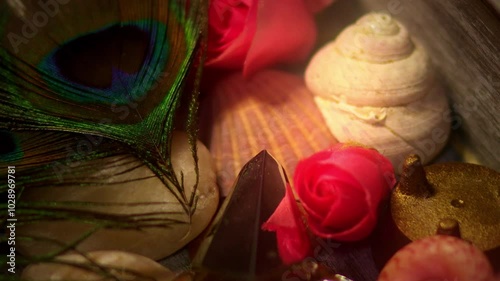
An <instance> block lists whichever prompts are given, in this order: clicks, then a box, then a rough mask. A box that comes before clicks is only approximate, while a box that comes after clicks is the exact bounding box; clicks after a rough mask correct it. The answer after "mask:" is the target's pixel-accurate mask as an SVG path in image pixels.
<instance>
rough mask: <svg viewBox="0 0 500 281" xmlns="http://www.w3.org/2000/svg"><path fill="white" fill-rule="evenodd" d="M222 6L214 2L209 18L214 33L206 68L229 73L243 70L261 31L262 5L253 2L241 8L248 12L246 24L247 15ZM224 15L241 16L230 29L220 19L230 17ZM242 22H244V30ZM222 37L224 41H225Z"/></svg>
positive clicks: (227, 5) (210, 33) (231, 23)
mask: <svg viewBox="0 0 500 281" xmlns="http://www.w3.org/2000/svg"><path fill="white" fill-rule="evenodd" d="M222 2H223V1H216V0H214V1H212V2H211V3H212V4H211V6H210V17H209V24H210V32H209V40H208V49H207V58H208V59H207V61H206V62H205V66H208V67H219V68H226V69H235V68H242V67H243V63H244V61H245V59H246V57H247V52H248V50H249V49H250V46H251V44H252V40H253V38H254V36H255V31H256V29H257V10H258V4H257V1H249V0H247V1H242V2H240V3H238V4H237V5H238V6H240V5H244V6H246V7H247V9H248V11H247V14H246V19H245V20H243V19H242V18H241V17H243V16H244V15H245V13H244V12H242V11H234V10H235V9H236V8H235V7H234V6H233V5H229V3H222ZM224 4H225V5H226V7H225V10H224V9H223V8H221V7H220V6H219V5H224ZM240 8H241V7H240ZM223 12H226V13H228V12H230V13H232V15H234V16H237V18H235V19H231V21H230V22H229V23H228V26H226V27H224V26H222V25H223V21H224V20H221V19H220V17H221V16H227V15H221V13H223ZM226 20H229V19H226ZM240 22H244V24H243V26H242V27H243V28H242V29H241V26H240V25H241V24H240ZM224 32H226V34H225V35H221V34H220V33H224ZM213 33H218V34H213ZM229 33H230V35H229ZM237 33H239V35H238V34H237ZM218 37H222V39H219V38H218Z"/></svg>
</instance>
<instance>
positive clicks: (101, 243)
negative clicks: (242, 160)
mask: <svg viewBox="0 0 500 281" xmlns="http://www.w3.org/2000/svg"><path fill="white" fill-rule="evenodd" d="M122 158H123V157H122ZM133 160H134V159H133ZM140 163H141V162H140V161H139V160H135V161H129V163H128V164H127V165H129V166H127V168H128V167H130V168H132V167H137V165H140ZM97 164H98V165H102V171H101V173H102V175H107V182H108V183H114V184H105V185H96V186H83V187H82V186H64V187H43V188H35V189H25V190H24V192H23V202H25V203H26V202H36V201H59V202H60V201H74V202H95V203H106V204H108V205H106V204H103V206H95V205H94V206H87V207H84V206H81V205H78V206H75V207H71V208H74V209H78V210H80V209H84V210H86V211H93V212H101V213H105V214H120V215H130V214H139V215H140V214H148V213H149V214H150V213H154V214H156V215H155V218H157V219H159V220H164V221H166V220H178V221H182V222H185V223H182V224H172V225H169V226H168V227H150V226H146V227H144V228H142V229H140V230H139V229H100V230H98V231H97V232H95V233H93V234H92V235H91V236H89V237H88V238H86V239H85V240H83V241H81V242H80V243H79V244H78V246H77V249H78V250H79V251H101V250H119V251H127V252H132V253H136V254H140V255H143V256H146V257H149V258H151V259H160V258H164V257H166V256H168V255H170V254H172V253H174V252H175V251H177V250H179V249H180V248H182V247H183V246H184V245H186V244H187V243H188V242H190V241H191V240H192V239H194V238H195V237H196V236H198V235H199V234H200V233H201V232H202V231H203V230H204V229H205V227H206V226H207V225H208V223H209V222H210V220H211V219H212V216H213V215H214V214H215V211H216V210H217V207H218V202H219V192H218V188H217V185H216V175H215V168H214V165H213V162H212V158H211V156H210V153H209V152H208V149H207V148H206V147H205V146H203V144H201V143H200V142H198V167H199V184H198V188H197V190H196V194H197V195H198V198H199V200H198V202H197V205H196V211H195V213H194V215H192V217H191V220H189V216H188V215H187V214H186V213H185V212H184V211H183V208H182V206H181V203H179V201H178V200H177V199H176V198H175V197H174V195H173V194H172V192H170V191H169V190H168V189H167V187H165V185H164V184H163V183H162V182H161V181H160V179H158V178H157V177H156V176H155V175H154V174H153V173H152V172H151V170H150V169H149V168H147V167H145V166H141V167H139V168H136V169H131V170H130V171H128V172H126V173H124V174H116V172H113V170H114V169H115V168H114V167H113V165H108V164H106V163H102V161H101V162H99V163H97ZM172 164H173V167H174V170H175V172H176V174H177V177H178V178H179V179H180V178H181V177H180V176H181V175H180V173H181V172H182V173H183V176H184V187H185V194H186V196H187V198H189V196H190V195H191V194H192V192H193V186H194V183H195V179H196V177H195V175H196V173H195V171H194V162H193V158H192V154H191V149H190V146H189V144H188V140H187V135H186V134H184V133H179V132H175V133H174V136H173V141H172ZM131 179H141V180H135V181H130V180H131ZM127 203H128V204H135V205H113V206H110V205H109V204H127ZM68 208H69V207H68ZM95 227H96V225H95V224H94V223H90V222H88V223H86V222H82V221H70V220H65V219H61V220H59V221H56V220H54V221H35V222H31V223H30V222H27V223H24V224H22V225H19V226H18V228H17V229H16V233H17V235H18V236H19V237H20V236H29V237H33V236H35V237H40V238H50V239H53V240H55V241H58V242H60V243H67V244H68V243H71V242H73V241H77V239H79V238H81V237H82V235H83V234H85V233H87V232H89V231H90V230H92V229H94V228H95ZM16 245H17V249H18V250H19V251H20V252H21V253H23V254H25V255H28V256H33V255H40V254H47V253H49V252H54V251H56V250H61V248H62V246H60V245H58V244H56V243H53V242H48V241H46V240H39V239H35V240H24V239H23V240H18V241H16Z"/></svg>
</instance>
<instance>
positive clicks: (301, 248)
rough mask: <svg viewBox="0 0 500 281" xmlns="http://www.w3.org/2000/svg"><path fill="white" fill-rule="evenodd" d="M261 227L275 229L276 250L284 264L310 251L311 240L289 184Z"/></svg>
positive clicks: (268, 229)
mask: <svg viewBox="0 0 500 281" xmlns="http://www.w3.org/2000/svg"><path fill="white" fill-rule="evenodd" d="M262 229H263V230H267V231H276V239H277V243H278V252H279V254H280V257H281V259H282V261H283V263H284V264H293V263H296V262H300V261H302V260H303V259H305V258H306V257H307V256H308V255H309V254H310V253H311V242H310V240H309V236H308V234H307V230H306V227H305V225H304V223H303V221H302V215H301V213H300V210H299V208H298V206H297V202H296V201H295V197H294V196H293V192H292V190H291V187H290V185H287V187H286V193H285V198H283V200H282V201H281V202H280V204H279V205H278V207H277V208H276V210H275V211H274V213H273V214H272V215H271V217H270V218H269V219H268V220H267V221H266V222H265V223H264V224H263V225H262Z"/></svg>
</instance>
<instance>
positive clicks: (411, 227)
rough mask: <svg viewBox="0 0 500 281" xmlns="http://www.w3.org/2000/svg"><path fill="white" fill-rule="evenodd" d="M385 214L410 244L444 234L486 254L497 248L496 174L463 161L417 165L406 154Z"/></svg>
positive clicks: (499, 198) (499, 190) (499, 180)
mask: <svg viewBox="0 0 500 281" xmlns="http://www.w3.org/2000/svg"><path fill="white" fill-rule="evenodd" d="M391 213H392V217H393V219H394V222H395V224H396V225H397V227H398V228H399V230H400V231H401V232H402V233H403V234H404V235H405V236H406V237H408V238H409V239H410V240H417V239H421V238H424V237H428V236H431V235H434V234H446V235H453V236H458V237H461V238H462V239H464V240H467V241H470V242H472V243H473V244H474V245H475V246H477V247H478V248H479V249H481V250H483V251H488V250H492V249H494V248H497V247H499V246H500V173H497V172H495V171H493V170H491V169H488V168H486V167H483V166H479V165H475V164H467V163H440V164H434V165H431V166H427V167H422V165H421V164H420V159H419V158H418V156H417V155H410V156H409V157H407V159H406V161H405V166H404V169H403V174H402V175H401V180H400V183H399V184H398V185H397V186H396V188H395V190H394V192H393V193H392V197H391Z"/></svg>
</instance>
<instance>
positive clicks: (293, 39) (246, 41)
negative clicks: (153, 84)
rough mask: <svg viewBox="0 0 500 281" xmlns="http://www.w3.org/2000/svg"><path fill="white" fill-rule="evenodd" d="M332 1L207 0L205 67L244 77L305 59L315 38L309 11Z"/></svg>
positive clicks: (320, 7) (311, 16) (312, 11)
mask: <svg viewBox="0 0 500 281" xmlns="http://www.w3.org/2000/svg"><path fill="white" fill-rule="evenodd" d="M332 1H333V0H280V1H276V0H211V1H210V9H209V37H208V50H207V56H208V57H207V61H206V63H205V65H206V66H209V67H218V68H225V69H241V68H242V69H243V73H244V74H245V75H247V74H251V73H254V72H255V71H257V70H259V69H261V68H264V67H267V66H270V65H273V64H276V63H292V62H298V61H302V60H304V59H305V58H306V57H307V56H308V55H309V52H310V51H311V49H312V47H313V45H314V42H315V40H316V33H317V31H316V26H315V22H314V18H313V13H314V12H317V11H319V10H321V9H322V8H324V7H325V6H327V5H328V4H330V3H331V2H332Z"/></svg>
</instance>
